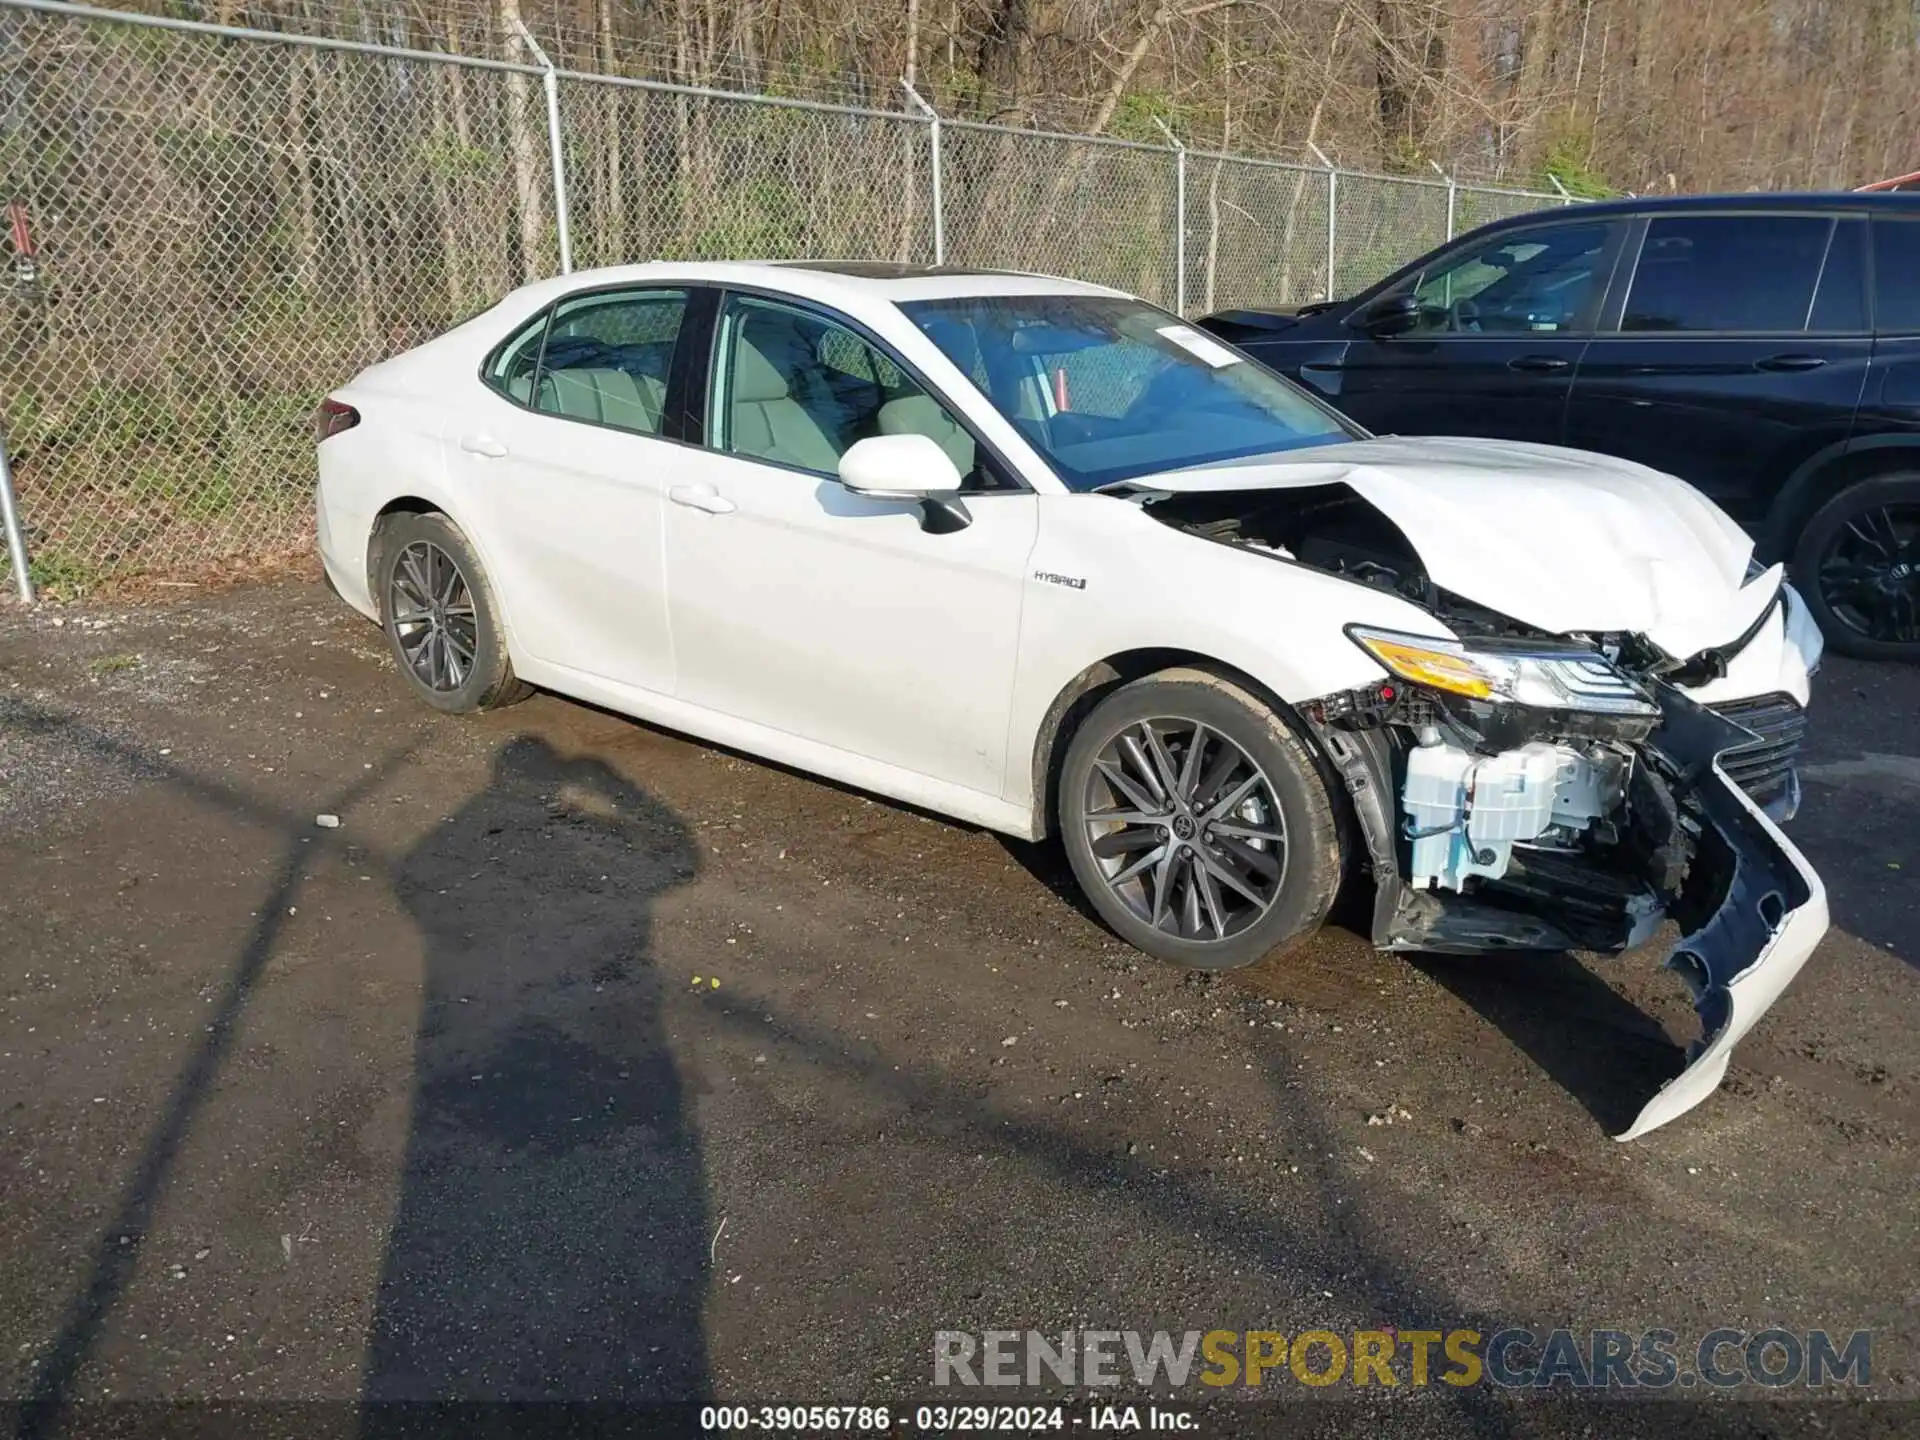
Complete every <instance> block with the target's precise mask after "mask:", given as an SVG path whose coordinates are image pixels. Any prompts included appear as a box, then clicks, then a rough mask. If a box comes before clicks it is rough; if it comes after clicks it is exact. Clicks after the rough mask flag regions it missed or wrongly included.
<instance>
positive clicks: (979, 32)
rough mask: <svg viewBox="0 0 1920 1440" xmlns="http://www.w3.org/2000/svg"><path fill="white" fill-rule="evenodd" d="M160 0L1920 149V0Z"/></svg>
mask: <svg viewBox="0 0 1920 1440" xmlns="http://www.w3.org/2000/svg"><path fill="white" fill-rule="evenodd" d="M161 3H163V4H165V5H166V8H168V9H170V10H171V11H172V12H173V13H176V14H178V13H182V12H183V9H184V10H188V11H194V12H196V13H197V16H198V18H205V19H211V20H224V21H229V22H235V23H251V24H263V25H268V26H272V27H275V28H278V27H286V28H298V29H311V30H318V31H325V32H327V33H334V34H344V35H353V36H356V37H360V38H366V39H384V40H388V41H392V42H400V43H414V44H423V45H431V46H445V47H451V48H458V49H463V50H467V51H470V52H477V53H488V54H508V53H513V52H514V46H513V44H512V43H511V41H510V40H509V38H508V37H509V36H510V35H511V33H512V32H511V27H510V24H509V22H510V20H511V17H512V16H513V15H514V14H516V13H523V14H524V17H525V19H526V21H527V23H528V24H529V25H530V26H531V27H532V28H533V30H534V32H535V34H536V35H537V36H538V37H539V38H540V39H541V40H542V42H543V43H544V44H546V45H547V48H548V49H549V50H550V51H551V52H552V53H553V55H554V58H555V60H556V61H558V62H559V63H562V64H567V65H572V66H576V67H578V68H592V69H613V70H617V71H620V72H622V73H625V74H630V75H640V76H646V77H652V78H660V79H674V80H681V81H685V82H690V83H694V84H714V85H723V86H736V87H738V86H745V87H750V88H755V89H761V88H770V89H775V90H780V91H784V92H787V93H795V94H805V95H809V96H815V97H819V98H847V99H858V100H861V101H864V102H866V103H878V104H883V105H888V106H893V105H897V104H899V103H900V101H899V91H898V83H897V82H898V79H899V77H900V76H902V75H912V76H913V77H914V79H915V81H916V83H917V84H918V85H919V86H920V87H921V89H922V90H923V91H924V92H926V93H927V94H929V95H930V96H932V97H933V98H934V99H935V100H936V102H937V103H938V104H939V105H940V106H941V107H942V108H943V109H945V110H950V111H952V112H953V113H955V114H958V115H963V116H967V117H970V118H976V119H997V120H1001V121H1005V122H1007V123H1013V124H1038V125H1042V126H1047V127H1057V128H1062V129H1076V130H1084V129H1090V130H1096V131H1103V132H1108V133H1114V134H1119V135H1127V136H1134V137H1137V138H1142V139H1149V138H1157V137H1158V131H1157V130H1156V129H1155V127H1154V126H1153V124H1152V118H1153V117H1155V116H1158V117H1160V118H1161V119H1163V120H1165V121H1166V122H1168V123H1169V124H1170V125H1172V126H1173V128H1174V129H1175V130H1176V131H1177V132H1179V133H1180V134H1181V135H1183V136H1184V137H1185V138H1186V139H1187V140H1188V141H1189V143H1197V144H1206V145H1210V146H1213V147H1216V148H1232V149H1251V150H1261V151H1268V152H1276V153H1284V154H1289V155H1299V154H1301V153H1303V152H1304V151H1305V150H1306V147H1307V144H1308V142H1312V143H1314V144H1317V145H1318V146H1320V148H1321V149H1323V150H1325V151H1326V152H1327V153H1328V154H1330V155H1332V156H1333V157H1334V158H1335V159H1336V160H1337V161H1339V162H1340V163H1342V164H1347V165H1355V166H1365V167H1371V168H1383V169H1387V170H1391V171H1402V170H1404V171H1420V172H1426V171H1427V169H1428V162H1430V161H1431V162H1436V163H1438V164H1440V165H1441V166H1443V167H1447V168H1452V169H1457V170H1458V172H1459V173H1460V174H1461V175H1462V176H1463V177H1464V176H1481V177H1489V178H1498V179H1501V180H1505V181H1508V182H1531V183H1540V182H1542V181H1543V180H1544V178H1545V175H1546V173H1547V172H1548V171H1552V172H1553V173H1554V174H1556V175H1557V176H1558V177H1559V178H1560V179H1561V180H1562V181H1563V182H1565V183H1566V184H1568V185H1569V186H1571V187H1573V188H1576V189H1581V188H1611V189H1615V190H1635V191H1642V192H1644V191H1649V190H1668V189H1680V190H1699V189H1747V188H1764V189H1785V188H1827V187H1844V186H1851V185H1858V184H1862V183H1865V182H1867V181H1870V180H1874V179H1878V178H1880V177H1882V176H1885V175H1889V174H1894V173H1899V172H1903V171H1907V170H1912V169H1915V168H1920V0H1146V3H1142V0H255V3H252V4H248V3H244V0H214V3H210V4H206V5H202V6H197V7H196V6H193V5H188V6H185V7H182V6H181V5H180V4H179V3H178V0H161Z"/></svg>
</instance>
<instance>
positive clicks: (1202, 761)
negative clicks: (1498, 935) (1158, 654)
mask: <svg viewBox="0 0 1920 1440" xmlns="http://www.w3.org/2000/svg"><path fill="white" fill-rule="evenodd" d="M1057 804H1058V809H1059V816H1060V830H1061V837H1062V840H1063V843H1064V844H1065V846H1066V851H1067V858H1068V860H1069V861H1070V862H1071V863H1072V865H1073V871H1074V875H1075V877H1076V878H1077V879H1078V880H1079V882H1080V888H1081V889H1082V890H1083V891H1084V892H1085V893H1086V896H1087V898H1088V900H1089V901H1091V902H1092V904H1093V907H1094V909H1095V910H1096V911H1098V912H1099V914H1100V917H1101V918H1102V919H1103V920H1105V921H1106V922H1107V924H1109V925H1110V926H1112V927H1113V929H1114V931H1115V932H1116V933H1117V934H1118V935H1119V936H1120V937H1121V938H1122V939H1124V940H1126V941H1128V942H1129V943H1130V944H1132V945H1135V946H1137V947H1138V948H1139V949H1141V950H1144V951H1146V952H1147V953H1148V954H1149V955H1152V956H1154V957H1155V958H1156V959H1160V960H1166V961H1170V962H1172V963H1174V964H1177V965H1183V966H1186V967H1188V968H1191V969H1195V970H1235V969H1238V968H1240V967H1241V966H1244V965H1251V964H1253V963H1254V962H1255V961H1256V960H1259V959H1260V958H1262V957H1263V956H1265V955H1267V954H1269V953H1270V952H1272V951H1274V950H1276V949H1278V948H1279V947H1280V946H1282V945H1285V944H1286V943H1287V942H1288V941H1291V940H1295V939H1298V938H1300V937H1302V936H1304V935H1307V934H1310V933H1312V931H1313V930H1315V929H1316V928H1317V927H1318V926H1319V925H1320V922H1321V921H1323V920H1324V919H1325V918H1326V916H1327V912H1328V910H1330V909H1331V908H1332V906H1333V901H1334V897H1335V895H1336V893H1337V892H1338V890H1339V887H1340V877H1341V868H1342V867H1341V850H1340V835H1339V829H1338V826H1337V824H1336V821H1335V818H1334V813H1333V805H1332V802H1331V801H1330V799H1329V797H1328V794H1327V788H1326V786H1325V785H1324V784H1323V783H1322V781H1321V778H1320V775H1319V772H1318V771H1317V770H1316V769H1315V766H1314V763H1313V758H1312V756H1311V755H1310V754H1309V753H1308V751H1307V748H1306V745H1305V744H1304V743H1303V742H1302V741H1301V739H1300V737H1299V736H1298V735H1296V734H1295V733H1294V732H1293V730H1292V729H1291V728H1289V727H1288V725H1287V723H1286V722H1285V721H1284V720H1282V719H1281V718H1280V717H1279V716H1278V715H1276V714H1275V713H1274V712H1273V710H1272V709H1271V708H1270V707H1269V706H1268V705H1266V704H1265V703H1263V702H1262V701H1261V700H1260V699H1259V698H1258V697H1256V696H1254V695H1252V694H1250V693H1248V692H1247V691H1246V690H1245V689H1243V688H1242V687H1240V686H1239V685H1236V684H1234V683H1232V682H1231V681H1229V680H1225V679H1222V678H1220V677H1218V676H1215V675H1211V674H1208V673H1207V672H1205V671H1201V670H1167V671H1162V672H1161V673H1159V674H1157V675H1150V676H1148V677H1146V678H1145V679H1142V680H1136V681H1134V682H1133V683H1131V684H1129V685H1125V686H1122V687H1121V688H1119V689H1118V690H1115V691H1114V692H1113V693H1112V694H1111V695H1109V696H1108V697H1107V698H1106V699H1105V700H1103V701H1101V702H1100V704H1099V705H1098V706H1096V707H1095V708H1094V710H1093V711H1092V713H1090V714H1089V715H1088V716H1087V718H1086V719H1085V720H1084V721H1083V722H1082V723H1081V725H1080V727H1079V729H1078V730H1077V731H1075V733H1074V736H1073V739H1072V741H1071V742H1070V743H1069V745H1068V747H1067V755H1066V760H1065V763H1064V764H1063V765H1062V766H1061V770H1060V781H1059V792H1058V796H1057Z"/></svg>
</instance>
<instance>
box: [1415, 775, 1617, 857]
mask: <svg viewBox="0 0 1920 1440" xmlns="http://www.w3.org/2000/svg"><path fill="white" fill-rule="evenodd" d="M1610 788H1611V786H1610V783H1609V777H1608V775H1607V773H1606V772H1605V771H1604V770H1603V768H1602V767H1601V766H1599V765H1597V764H1595V763H1594V762H1593V761H1592V760H1589V759H1588V758H1587V757H1586V756H1584V755H1582V754H1581V753H1580V752H1579V751H1577V750H1571V749H1568V748H1567V747H1566V746H1563V745H1552V744H1548V743H1547V742H1545V741H1538V740H1536V741H1534V742H1532V743H1531V744H1527V745H1523V746H1521V747H1520V748H1519V749H1518V750H1504V751H1502V752H1501V753H1500V754H1498V755H1473V754H1469V753H1468V752H1467V751H1465V750H1462V749H1459V748H1458V747H1456V746H1453V745H1448V744H1445V743H1444V742H1441V741H1439V740H1438V739H1437V738H1436V739H1435V740H1433V741H1431V742H1430V743H1427V744H1423V745H1418V746H1415V747H1414V748H1413V749H1412V750H1411V751H1409V752H1408V754H1407V781H1406V787H1405V789H1404V791H1403V792H1402V795H1401V801H1402V805H1403V808H1404V810H1405V813H1406V828H1407V833H1408V835H1410V836H1411V837H1412V839H1413V858H1412V864H1411V866H1410V872H1411V873H1410V874H1409V875H1408V877H1407V878H1408V881H1409V883H1411V884H1412V885H1413V886H1414V887H1415V888H1416V889H1425V888H1428V887H1430V886H1433V885H1436V884H1438V885H1444V886H1446V887H1447V888H1448V889H1451V890H1459V889H1461V888H1463V886H1464V885H1465V882H1466V879H1467V877H1468V876H1469V875H1484V876H1487V877H1488V878H1490V879H1491V878H1496V877H1498V876H1501V875H1504V874H1505V873H1506V871H1507V862H1508V859H1509V857H1510V856H1511V855H1512V853H1513V845H1514V842H1515V841H1524V840H1534V839H1537V838H1538V837H1539V836H1540V835H1541V834H1543V833H1544V832H1545V831H1546V830H1547V828H1548V827H1549V826H1553V825H1561V826H1565V827H1567V828H1569V829H1572V830H1575V831H1579V830H1584V829H1585V828H1586V827H1587V826H1588V825H1590V824H1592V822H1593V820H1594V819H1595V817H1596V816H1598V815H1601V814H1604V813H1605V812H1606V810H1607V809H1608V808H1609V806H1610V799H1609V794H1608V792H1609V790H1610ZM1614 798H1617V797H1614Z"/></svg>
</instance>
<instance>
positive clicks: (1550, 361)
mask: <svg viewBox="0 0 1920 1440" xmlns="http://www.w3.org/2000/svg"><path fill="white" fill-rule="evenodd" d="M1507 368H1508V369H1509V370H1519V371H1523V372H1524V373H1526V374H1529V375H1557V374H1559V373H1560V372H1561V371H1562V370H1570V369H1572V368H1573V362H1572V361H1571V360H1562V359H1561V358H1560V357H1559V356H1558V355H1516V356H1514V357H1513V359H1511V360H1509V361H1507Z"/></svg>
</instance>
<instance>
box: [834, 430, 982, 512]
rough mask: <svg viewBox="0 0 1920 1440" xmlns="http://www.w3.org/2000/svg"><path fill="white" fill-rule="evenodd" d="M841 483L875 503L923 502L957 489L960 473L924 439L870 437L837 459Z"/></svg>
mask: <svg viewBox="0 0 1920 1440" xmlns="http://www.w3.org/2000/svg"><path fill="white" fill-rule="evenodd" d="M840 483H841V484H842V485H844V486H846V487H847V489H849V490H851V491H853V493H854V494H856V495H865V496H868V497H869V498H870V499H874V500H925V499H926V498H927V497H928V496H930V495H952V494H955V493H956V492H958V490H959V489H960V471H959V468H958V467H957V466H955V465H954V463H953V458H952V457H951V456H950V455H948V454H947V452H946V451H945V450H942V449H941V448H940V444H939V442H938V441H936V440H934V439H932V438H930V437H928V436H926V435H870V436H868V437H867V438H866V439H865V440H859V441H855V442H854V444H853V446H852V448H851V449H849V450H848V451H847V453H846V454H844V455H842V456H841V457H840Z"/></svg>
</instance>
